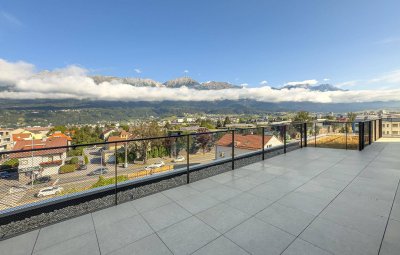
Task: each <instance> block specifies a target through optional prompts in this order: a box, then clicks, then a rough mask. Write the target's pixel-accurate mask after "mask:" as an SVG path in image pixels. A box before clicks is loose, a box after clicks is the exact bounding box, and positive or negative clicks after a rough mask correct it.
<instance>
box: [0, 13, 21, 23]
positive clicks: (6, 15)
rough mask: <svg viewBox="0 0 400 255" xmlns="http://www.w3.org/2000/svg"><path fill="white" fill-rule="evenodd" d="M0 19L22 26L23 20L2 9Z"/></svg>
mask: <svg viewBox="0 0 400 255" xmlns="http://www.w3.org/2000/svg"><path fill="white" fill-rule="evenodd" d="M0 20H5V21H6V22H7V23H9V24H12V25H16V26H22V22H21V21H20V20H19V19H17V18H16V17H15V16H14V15H12V14H10V13H8V12H5V11H0Z"/></svg>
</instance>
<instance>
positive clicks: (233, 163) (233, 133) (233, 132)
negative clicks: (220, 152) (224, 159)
mask: <svg viewBox="0 0 400 255" xmlns="http://www.w3.org/2000/svg"><path fill="white" fill-rule="evenodd" d="M231 160H232V170H233V169H235V130H234V129H232V159H231Z"/></svg>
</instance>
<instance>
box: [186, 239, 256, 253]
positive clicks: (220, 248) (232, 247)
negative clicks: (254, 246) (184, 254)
mask: <svg viewBox="0 0 400 255" xmlns="http://www.w3.org/2000/svg"><path fill="white" fill-rule="evenodd" d="M210 254H212V255H246V254H249V253H247V252H246V251H245V250H243V249H242V248H240V247H239V246H238V245H236V244H235V243H233V242H232V241H230V240H229V239H227V238H226V237H224V236H221V237H219V238H217V239H216V240H214V241H212V242H211V243H209V244H207V245H206V246H204V247H202V248H201V249H199V250H197V251H196V252H195V253H193V255H210Z"/></svg>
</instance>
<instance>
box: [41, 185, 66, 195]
mask: <svg viewBox="0 0 400 255" xmlns="http://www.w3.org/2000/svg"><path fill="white" fill-rule="evenodd" d="M63 190H64V189H63V188H62V187H58V186H53V187H47V188H43V189H41V190H39V192H38V193H37V194H36V196H37V197H45V196H53V195H57V194H60V193H61V192H62V191H63Z"/></svg>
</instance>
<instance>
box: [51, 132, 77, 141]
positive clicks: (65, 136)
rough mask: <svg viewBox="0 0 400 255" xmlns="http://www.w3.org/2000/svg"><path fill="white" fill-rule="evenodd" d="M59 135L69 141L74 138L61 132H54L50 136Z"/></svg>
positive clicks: (55, 136)
mask: <svg viewBox="0 0 400 255" xmlns="http://www.w3.org/2000/svg"><path fill="white" fill-rule="evenodd" d="M57 137H61V138H65V139H67V141H72V138H71V137H70V136H67V135H65V134H63V133H61V132H55V133H54V134H52V135H51V136H49V138H57Z"/></svg>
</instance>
